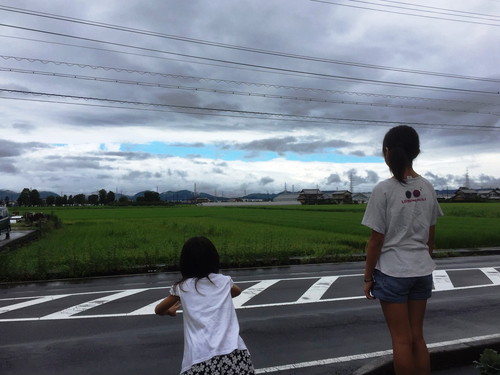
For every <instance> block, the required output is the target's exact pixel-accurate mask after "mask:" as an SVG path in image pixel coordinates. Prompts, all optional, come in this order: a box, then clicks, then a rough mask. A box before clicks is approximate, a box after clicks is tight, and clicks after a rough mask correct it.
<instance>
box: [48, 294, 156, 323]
mask: <svg viewBox="0 0 500 375" xmlns="http://www.w3.org/2000/svg"><path fill="white" fill-rule="evenodd" d="M145 290H147V289H130V290H125V291H123V292H120V293H115V294H112V295H110V296H107V297H102V298H97V299H94V300H92V301H88V302H84V303H81V304H79V305H76V306H71V307H69V308H67V309H64V310H61V311H58V312H55V313H53V314H49V315H46V316H42V317H41V318H40V320H55V319H56V320H59V319H68V318H70V317H71V316H72V315H75V314H78V313H81V312H84V311H87V310H90V309H92V308H94V307H97V306H100V305H103V304H105V303H107V302H111V301H116V300H117V299H120V298H124V297H128V296H131V295H133V294H137V293H139V292H143V291H145Z"/></svg>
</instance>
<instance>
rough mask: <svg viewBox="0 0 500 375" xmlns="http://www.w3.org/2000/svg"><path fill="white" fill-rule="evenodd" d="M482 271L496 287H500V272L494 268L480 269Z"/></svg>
mask: <svg viewBox="0 0 500 375" xmlns="http://www.w3.org/2000/svg"><path fill="white" fill-rule="evenodd" d="M480 270H481V271H482V272H483V273H484V274H485V275H486V276H487V277H488V279H490V280H491V282H492V283H493V284H495V285H500V272H498V271H497V270H496V269H494V268H493V267H488V268H480Z"/></svg>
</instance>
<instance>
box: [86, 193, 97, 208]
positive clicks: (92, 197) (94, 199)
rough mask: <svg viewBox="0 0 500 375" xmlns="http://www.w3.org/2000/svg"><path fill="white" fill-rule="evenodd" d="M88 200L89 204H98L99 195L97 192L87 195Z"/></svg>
mask: <svg viewBox="0 0 500 375" xmlns="http://www.w3.org/2000/svg"><path fill="white" fill-rule="evenodd" d="M88 202H89V204H93V205H95V206H96V205H98V204H99V196H98V195H97V194H91V195H89V197H88Z"/></svg>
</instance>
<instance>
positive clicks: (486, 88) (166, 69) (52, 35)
mask: <svg viewBox="0 0 500 375" xmlns="http://www.w3.org/2000/svg"><path fill="white" fill-rule="evenodd" d="M0 43H1V48H0V57H1V58H0V106H1V107H0V108H1V113H2V116H1V118H0V134H1V135H0V189H9V190H13V191H17V192H19V191H21V190H22V189H23V188H29V189H37V190H39V191H53V192H56V193H58V194H66V195H75V194H81V193H83V194H93V193H95V192H97V191H98V190H100V189H105V190H107V191H114V192H116V193H122V194H130V195H132V194H135V193H137V192H140V191H144V190H152V191H158V192H165V191H178V190H183V189H187V190H192V191H197V192H205V193H209V194H215V195H218V196H221V195H222V196H225V197H231V196H242V195H246V194H250V193H258V192H260V193H279V192H281V191H284V190H285V189H286V190H288V191H295V192H297V191H300V190H301V189H308V188H319V189H321V190H324V191H328V190H351V191H352V192H369V191H371V189H372V188H373V186H374V185H375V184H376V183H377V182H379V181H381V180H384V179H386V178H390V176H391V174H390V171H389V169H388V168H387V166H386V165H385V163H384V160H383V158H382V155H381V153H382V152H381V148H382V147H381V143H382V139H383V137H384V134H385V133H386V132H387V131H388V130H389V129H390V128H391V127H393V126H397V125H399V124H406V125H410V126H413V127H414V128H415V129H416V130H417V132H418V133H419V135H420V143H421V154H420V155H419V156H418V157H417V159H416V160H415V161H414V169H415V170H416V171H417V173H419V174H421V175H422V176H424V177H425V178H427V179H428V180H429V181H430V182H431V183H433V184H434V186H435V188H436V189H447V188H448V189H457V188H458V187H460V186H464V185H465V182H466V175H467V176H468V181H469V185H470V186H469V187H471V188H481V187H482V188H488V187H500V163H499V161H500V147H499V144H500V122H499V116H500V64H499V62H500V0H476V1H466V0H432V1H431V0H422V1H418V2H417V1H414V0H408V1H406V2H405V1H387V0H366V1H358V0H328V1H327V0H325V1H318V0H314V1H311V0H273V1H269V0H240V1H231V0H213V1H201V0H192V1H181V0H175V1H174V0H161V1H160V0H149V1H144V0H127V1H122V0H106V1H96V0H84V1H81V0H72V1H62V0H51V1H38V0H15V1H6V0H0Z"/></svg>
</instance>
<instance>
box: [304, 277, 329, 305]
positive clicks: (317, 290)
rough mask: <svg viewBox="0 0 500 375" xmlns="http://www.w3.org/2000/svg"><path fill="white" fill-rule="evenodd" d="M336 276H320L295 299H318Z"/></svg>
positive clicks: (307, 300) (310, 300) (305, 300)
mask: <svg viewBox="0 0 500 375" xmlns="http://www.w3.org/2000/svg"><path fill="white" fill-rule="evenodd" d="M338 278H339V277H338V276H328V277H322V278H321V279H319V280H318V281H316V282H315V283H314V284H313V285H312V286H311V287H310V288H309V289H308V290H307V291H306V292H305V293H304V294H303V295H302V296H301V297H300V298H299V299H298V300H297V303H303V302H312V301H314V302H316V301H319V300H320V299H321V297H323V295H324V294H325V293H326V291H327V290H328V289H329V288H330V287H331V286H332V284H333V283H334V282H335V280H337V279H338Z"/></svg>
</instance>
